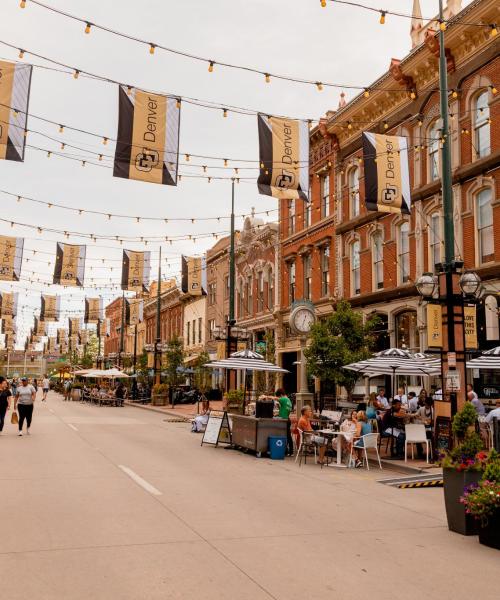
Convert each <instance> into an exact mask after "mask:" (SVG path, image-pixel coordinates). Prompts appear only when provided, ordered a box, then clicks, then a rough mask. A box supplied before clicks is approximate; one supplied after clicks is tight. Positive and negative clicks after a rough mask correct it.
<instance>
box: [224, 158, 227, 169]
mask: <svg viewBox="0 0 500 600" xmlns="http://www.w3.org/2000/svg"><path fill="white" fill-rule="evenodd" d="M224 166H225V167H227V158H225V159H224Z"/></svg>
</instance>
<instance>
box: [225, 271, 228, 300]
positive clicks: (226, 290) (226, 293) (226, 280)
mask: <svg viewBox="0 0 500 600" xmlns="http://www.w3.org/2000/svg"><path fill="white" fill-rule="evenodd" d="M227 298H229V275H225V276H224V299H225V300H227Z"/></svg>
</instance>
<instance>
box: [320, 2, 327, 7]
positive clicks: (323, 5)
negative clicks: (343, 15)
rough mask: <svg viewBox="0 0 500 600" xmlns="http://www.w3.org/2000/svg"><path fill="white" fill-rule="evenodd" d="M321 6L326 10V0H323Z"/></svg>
mask: <svg viewBox="0 0 500 600" xmlns="http://www.w3.org/2000/svg"><path fill="white" fill-rule="evenodd" d="M321 6H322V8H326V0H321Z"/></svg>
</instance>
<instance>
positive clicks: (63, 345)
mask: <svg viewBox="0 0 500 600" xmlns="http://www.w3.org/2000/svg"><path fill="white" fill-rule="evenodd" d="M59 352H60V353H61V354H67V352H68V340H67V339H66V338H64V339H62V340H59Z"/></svg>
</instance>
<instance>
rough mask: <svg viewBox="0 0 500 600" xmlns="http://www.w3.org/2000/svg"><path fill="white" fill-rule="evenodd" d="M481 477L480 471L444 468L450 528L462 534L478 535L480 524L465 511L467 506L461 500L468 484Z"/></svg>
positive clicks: (445, 494) (446, 504)
mask: <svg viewBox="0 0 500 600" xmlns="http://www.w3.org/2000/svg"><path fill="white" fill-rule="evenodd" d="M480 478H481V472H480V471H457V470H456V469H450V468H444V469H443V479H444V503H445V507H446V518H447V519H448V529H449V530H450V531H454V532H455V533H460V534H462V535H477V533H478V529H479V528H478V524H477V523H476V520H475V519H474V518H473V517H472V516H471V515H467V514H466V513H465V506H464V505H463V504H461V502H460V496H462V495H463V493H464V490H465V488H466V487H467V486H469V485H471V484H472V483H478V481H479V479H480Z"/></svg>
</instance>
